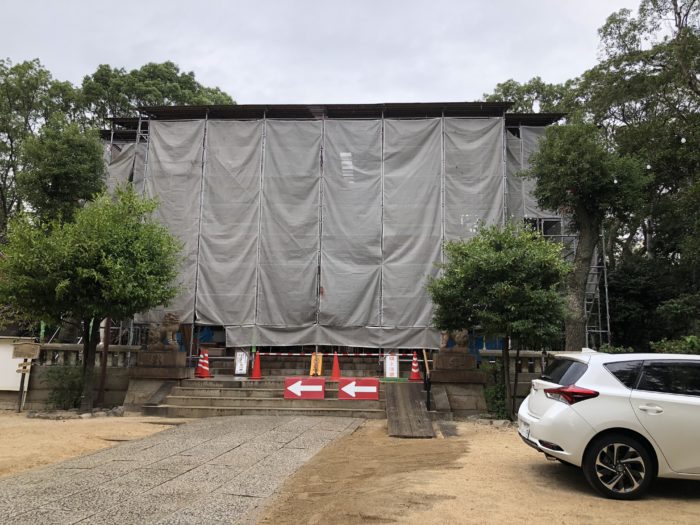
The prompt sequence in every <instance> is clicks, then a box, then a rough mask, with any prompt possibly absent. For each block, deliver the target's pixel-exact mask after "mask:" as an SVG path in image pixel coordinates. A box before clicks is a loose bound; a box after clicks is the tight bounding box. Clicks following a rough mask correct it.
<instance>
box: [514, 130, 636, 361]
mask: <svg viewBox="0 0 700 525" xmlns="http://www.w3.org/2000/svg"><path fill="white" fill-rule="evenodd" d="M523 175H524V176H526V177H530V178H533V179H535V180H536V186H535V191H534V194H535V197H536V198H537V201H538V204H539V206H540V207H542V208H543V209H549V210H559V212H560V213H561V214H562V215H563V216H565V217H566V218H567V219H568V220H569V225H570V228H571V229H572V230H573V231H575V232H577V233H578V243H577V248H576V253H575V255H574V268H573V271H572V272H571V274H569V276H568V277H567V297H568V300H567V305H568V316H567V320H566V349H567V350H568V351H580V350H581V348H583V347H584V346H585V343H586V333H585V327H586V315H585V308H584V294H585V287H586V281H587V278H588V272H589V269H590V266H591V261H592V258H593V255H594V252H595V247H596V245H597V243H598V239H599V236H600V231H601V227H602V224H603V219H605V217H606V216H615V217H620V218H623V219H626V217H627V216H628V214H629V212H630V210H635V209H637V208H638V207H639V202H640V200H641V199H643V196H644V188H645V184H646V178H645V176H644V170H643V167H642V166H641V164H640V163H639V162H638V161H637V160H635V159H633V158H631V157H623V156H619V155H617V154H615V153H614V152H611V151H610V150H609V149H608V147H607V146H606V144H605V142H604V139H603V137H602V135H601V134H600V133H599V131H598V130H597V128H596V127H595V126H592V125H587V124H568V125H565V126H551V127H550V128H548V129H547V132H546V135H545V137H544V139H543V140H542V141H541V142H540V147H539V150H538V151H537V152H536V153H534V154H533V155H532V157H531V158H530V169H529V170H528V171H526V172H525V173H524V174H523Z"/></svg>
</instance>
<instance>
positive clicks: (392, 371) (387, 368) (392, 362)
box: [384, 354, 399, 378]
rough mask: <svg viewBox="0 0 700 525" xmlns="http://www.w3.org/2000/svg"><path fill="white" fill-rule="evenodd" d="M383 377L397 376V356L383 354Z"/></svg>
mask: <svg viewBox="0 0 700 525" xmlns="http://www.w3.org/2000/svg"><path fill="white" fill-rule="evenodd" d="M384 377H392V378H398V377H399V356H398V355H396V354H387V355H385V356H384Z"/></svg>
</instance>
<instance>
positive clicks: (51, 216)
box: [17, 114, 105, 221]
mask: <svg viewBox="0 0 700 525" xmlns="http://www.w3.org/2000/svg"><path fill="white" fill-rule="evenodd" d="M20 160H21V166H22V169H21V171H20V172H19V173H18V174H17V188H18V192H19V195H20V196H21V197H22V199H23V200H24V202H26V203H27V204H29V205H30V206H31V209H32V210H33V211H34V213H35V214H36V215H37V216H38V217H39V218H40V219H41V220H42V221H52V220H56V219H63V220H70V219H71V218H72V217H73V213H74V211H75V210H76V209H77V208H78V206H79V205H80V203H81V202H85V201H88V200H91V199H92V198H93V197H94V196H95V195H96V194H97V193H99V192H100V191H101V190H102V188H103V186H104V181H103V177H104V173H105V164H104V159H103V145H102V141H101V140H100V137H99V136H98V134H97V133H96V132H95V131H92V130H91V131H82V130H81V129H80V127H79V126H78V125H77V124H76V123H70V122H68V121H67V120H66V119H65V117H64V116H63V115H61V114H54V115H53V116H52V117H51V118H50V120H49V121H48V122H47V123H46V124H45V125H44V126H43V127H42V128H41V130H40V131H39V133H38V134H37V135H34V136H29V137H27V138H26V139H25V141H24V143H23V144H22V151H21V156H20Z"/></svg>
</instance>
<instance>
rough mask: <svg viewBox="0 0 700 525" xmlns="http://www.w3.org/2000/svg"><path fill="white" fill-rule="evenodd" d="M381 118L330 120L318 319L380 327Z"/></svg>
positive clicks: (332, 323) (324, 182) (326, 130)
mask: <svg viewBox="0 0 700 525" xmlns="http://www.w3.org/2000/svg"><path fill="white" fill-rule="evenodd" d="M381 130H382V128H381V122H380V121H377V120H370V121H363V120H328V121H326V124H325V142H324V156H323V166H324V169H323V215H322V224H323V232H322V237H321V287H322V290H323V293H322V294H321V296H320V313H319V323H320V324H322V325H331V326H379V298H380V294H379V292H380V290H379V286H380V277H381V263H382V246H381V240H382V239H381V237H382V199H381V191H382V181H381V170H382V142H381Z"/></svg>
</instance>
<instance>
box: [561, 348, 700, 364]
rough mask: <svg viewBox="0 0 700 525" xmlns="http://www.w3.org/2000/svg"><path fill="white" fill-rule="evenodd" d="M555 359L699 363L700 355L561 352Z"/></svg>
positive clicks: (605, 361)
mask: <svg viewBox="0 0 700 525" xmlns="http://www.w3.org/2000/svg"><path fill="white" fill-rule="evenodd" d="M556 358H557V359H560V358H564V359H575V360H576V361H581V362H583V363H589V362H597V363H614V362H618V361H651V360H654V361H670V360H673V361H700V355H693V354H651V353H646V354H636V353H625V354H606V353H604V352H594V351H591V350H587V351H585V352H562V353H559V354H556Z"/></svg>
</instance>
